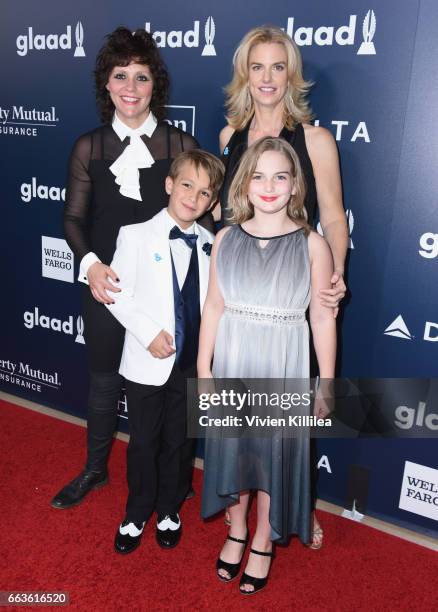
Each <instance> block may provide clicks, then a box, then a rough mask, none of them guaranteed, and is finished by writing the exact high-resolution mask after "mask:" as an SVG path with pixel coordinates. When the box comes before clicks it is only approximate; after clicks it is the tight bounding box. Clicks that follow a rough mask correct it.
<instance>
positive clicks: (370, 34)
mask: <svg viewBox="0 0 438 612" xmlns="http://www.w3.org/2000/svg"><path fill="white" fill-rule="evenodd" d="M375 33H376V16H375V14H374V11H372V10H371V9H370V10H369V11H368V13H367V14H366V15H365V19H364V20H363V24H362V35H363V43H362V44H361V46H360V47H359V50H358V52H357V55H376V48H375V46H374V43H373V38H374V34H375Z"/></svg>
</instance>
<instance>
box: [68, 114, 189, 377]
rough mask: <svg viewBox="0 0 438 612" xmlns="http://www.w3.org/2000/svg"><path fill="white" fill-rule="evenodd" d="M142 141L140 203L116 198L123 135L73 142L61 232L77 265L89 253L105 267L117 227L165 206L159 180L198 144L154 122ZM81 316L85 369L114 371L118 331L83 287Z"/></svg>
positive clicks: (104, 130) (94, 135)
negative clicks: (146, 162) (144, 159)
mask: <svg viewBox="0 0 438 612" xmlns="http://www.w3.org/2000/svg"><path fill="white" fill-rule="evenodd" d="M142 139H143V141H144V142H145V144H146V146H147V147H148V149H149V151H150V153H151V155H152V157H153V158H154V160H155V163H154V164H153V165H152V166H151V167H150V168H141V169H140V171H139V172H140V192H141V196H142V201H141V202H140V201H137V200H134V199H132V198H128V197H125V196H123V195H121V194H120V192H119V186H118V185H117V184H116V183H115V176H114V175H113V173H112V172H111V171H110V170H109V168H110V166H111V165H112V163H113V162H114V161H115V160H116V159H117V158H118V157H119V156H120V155H121V153H122V152H123V151H124V149H125V148H126V147H127V146H128V144H129V137H126V138H125V139H124V141H123V142H122V141H121V140H120V138H119V137H118V135H117V134H116V133H115V131H114V130H113V128H112V127H111V126H109V125H106V126H103V127H100V128H97V129H96V130H93V131H92V132H88V133H87V134H84V135H83V136H81V137H80V138H79V139H78V140H77V141H76V143H75V145H74V147H73V151H72V154H71V157H70V165H69V177H68V185H67V198H66V206H65V214H64V231H65V236H66V239H67V242H68V244H69V246H70V248H71V249H72V251H73V252H74V254H75V255H76V257H77V258H78V260H79V261H80V260H81V259H82V258H83V257H84V255H86V254H87V253H89V252H90V251H91V252H94V253H96V255H97V256H98V257H99V259H100V260H101V261H102V262H103V263H104V264H107V265H109V264H110V263H111V261H112V258H113V254H114V251H115V248H116V240H117V236H118V233H119V230H120V228H121V227H122V226H123V225H129V224H131V223H141V222H143V221H147V220H149V219H151V218H152V217H153V216H154V215H155V214H156V213H157V212H159V211H160V210H161V209H162V208H163V207H165V206H166V205H167V201H168V196H167V194H166V192H165V189H164V181H165V178H166V176H167V174H168V171H169V167H170V164H171V162H172V160H173V158H175V157H176V155H178V153H180V152H181V151H187V150H190V149H194V148H196V147H197V146H198V143H197V142H196V140H195V139H194V138H193V137H192V136H190V135H189V134H187V133H185V132H183V131H181V130H179V129H177V128H175V127H173V126H170V125H169V124H168V123H167V122H165V121H162V122H160V123H158V125H157V126H156V128H155V130H154V133H153V134H152V136H151V137H150V138H148V137H147V136H145V135H144V136H142ZM83 315H84V324H85V341H86V344H87V349H88V355H89V361H90V369H91V370H92V371H94V372H116V371H117V370H118V368H119V365H120V358H121V353H122V347H123V340H124V328H123V327H122V326H121V325H120V324H119V323H118V321H116V319H115V318H114V317H113V316H112V315H111V313H110V312H108V310H107V309H106V308H105V306H104V305H103V304H100V303H98V302H97V301H96V300H95V299H94V298H93V297H92V295H91V292H90V290H89V288H88V287H87V286H84V287H83Z"/></svg>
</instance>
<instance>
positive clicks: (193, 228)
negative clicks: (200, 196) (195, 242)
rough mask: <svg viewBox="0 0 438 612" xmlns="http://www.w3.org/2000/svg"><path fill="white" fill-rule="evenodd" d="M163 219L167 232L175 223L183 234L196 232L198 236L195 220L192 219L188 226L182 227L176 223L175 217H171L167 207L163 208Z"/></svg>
mask: <svg viewBox="0 0 438 612" xmlns="http://www.w3.org/2000/svg"><path fill="white" fill-rule="evenodd" d="M164 219H165V220H166V225H167V226H168V228H169V232H170V230H171V229H172V227H175V225H176V226H177V227H179V229H180V230H181V231H182V232H184V234H197V235H198V236H199V229H198V224H197V223H196V221H193V223H192V225H191V226H190V227H188V228H187V229H183V228H182V227H181V226H179V225H178V223H177V222H176V221H175V219H174V218H173V217H171V215H170V214H169V211H168V210H167V208H165V209H164Z"/></svg>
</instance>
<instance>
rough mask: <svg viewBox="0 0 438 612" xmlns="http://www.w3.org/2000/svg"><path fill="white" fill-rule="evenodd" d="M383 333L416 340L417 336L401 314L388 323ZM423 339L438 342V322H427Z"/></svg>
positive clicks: (402, 338)
mask: <svg viewBox="0 0 438 612" xmlns="http://www.w3.org/2000/svg"><path fill="white" fill-rule="evenodd" d="M383 334H384V335H385V336H392V337H393V338H400V339H401V340H414V338H415V336H414V335H412V334H411V332H410V331H409V328H408V326H407V325H406V323H405V320H404V319H403V317H402V315H401V314H399V315H398V316H397V317H396V318H395V319H394V321H392V323H390V324H389V325H388V327H387V328H386V329H385V331H384V332H383ZM423 340H425V341H426V342H438V323H434V322H433V321H426V322H425V324H424V332H423Z"/></svg>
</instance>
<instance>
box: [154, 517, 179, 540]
mask: <svg viewBox="0 0 438 612" xmlns="http://www.w3.org/2000/svg"><path fill="white" fill-rule="evenodd" d="M181 531H182V523H181V520H180V518H179V514H178V513H175V514H166V515H164V514H159V515H158V518H157V530H156V532H155V537H156V540H157V542H158V545H159V546H161V548H174V547H175V546H176V545H177V544H178V542H179V541H180V539H181Z"/></svg>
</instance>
